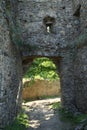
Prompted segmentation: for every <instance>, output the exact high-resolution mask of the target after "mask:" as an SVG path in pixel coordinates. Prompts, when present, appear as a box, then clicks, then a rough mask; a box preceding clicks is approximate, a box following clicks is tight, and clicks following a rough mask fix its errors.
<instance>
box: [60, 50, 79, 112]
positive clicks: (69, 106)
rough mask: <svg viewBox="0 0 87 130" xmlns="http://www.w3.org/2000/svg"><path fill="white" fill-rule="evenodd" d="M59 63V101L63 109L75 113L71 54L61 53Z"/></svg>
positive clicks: (67, 52)
mask: <svg viewBox="0 0 87 130" xmlns="http://www.w3.org/2000/svg"><path fill="white" fill-rule="evenodd" d="M62 53H63V55H62V59H61V61H60V84H61V100H62V105H63V107H64V108H65V109H66V110H68V111H70V112H73V113H74V112H77V109H76V105H75V88H74V72H73V69H74V65H73V55H72V52H70V51H68V50H65V51H62Z"/></svg>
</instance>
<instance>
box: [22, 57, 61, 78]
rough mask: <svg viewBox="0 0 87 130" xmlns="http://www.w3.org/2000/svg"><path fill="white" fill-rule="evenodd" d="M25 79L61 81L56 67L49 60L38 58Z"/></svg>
mask: <svg viewBox="0 0 87 130" xmlns="http://www.w3.org/2000/svg"><path fill="white" fill-rule="evenodd" d="M24 78H30V79H31V80H33V79H48V80H56V79H59V76H58V74H57V73H56V66H55V64H54V63H53V62H52V61H51V60H50V59H49V58H45V57H43V58H37V59H35V60H34V61H33V63H32V65H31V67H30V68H29V70H28V71H27V73H26V75H25V77H24Z"/></svg>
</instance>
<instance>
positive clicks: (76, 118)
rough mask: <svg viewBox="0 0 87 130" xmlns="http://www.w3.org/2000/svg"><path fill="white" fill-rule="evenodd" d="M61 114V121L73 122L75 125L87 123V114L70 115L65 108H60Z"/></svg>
mask: <svg viewBox="0 0 87 130" xmlns="http://www.w3.org/2000/svg"><path fill="white" fill-rule="evenodd" d="M59 113H60V119H61V120H62V121H64V122H65V121H66V122H71V123H72V124H74V125H77V124H79V123H81V122H83V121H84V120H86V121H87V114H77V115H74V114H73V113H70V112H68V111H66V110H65V109H63V108H60V110H59Z"/></svg>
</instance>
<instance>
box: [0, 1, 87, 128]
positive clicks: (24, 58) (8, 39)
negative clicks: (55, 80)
mask: <svg viewBox="0 0 87 130" xmlns="http://www.w3.org/2000/svg"><path fill="white" fill-rule="evenodd" d="M78 4H81V9H80V15H79V16H74V15H73V14H74V13H75V11H76V9H77V6H78ZM86 15H87V0H84V1H83V0H26V1H25V0H1V1H0V127H2V126H5V125H6V124H9V123H10V122H12V120H13V119H14V118H15V116H16V115H17V111H18V109H19V108H20V106H21V91H22V83H21V80H22V75H23V74H24V73H22V71H23V72H26V70H27V68H28V66H30V65H31V63H32V61H33V59H34V58H36V57H42V56H46V57H49V58H50V59H52V60H53V61H54V62H55V64H56V66H57V70H58V73H59V75H60V80H61V99H62V105H63V107H64V108H65V109H67V110H69V111H71V112H83V113H85V112H87V95H86V91H87V81H86V79H87V51H86V50H87V45H86V43H87V16H86ZM44 19H45V22H44Z"/></svg>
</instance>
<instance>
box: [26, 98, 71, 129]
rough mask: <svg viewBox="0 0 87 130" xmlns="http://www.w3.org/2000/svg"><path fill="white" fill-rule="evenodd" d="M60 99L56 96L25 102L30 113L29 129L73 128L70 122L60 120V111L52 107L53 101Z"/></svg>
mask: <svg viewBox="0 0 87 130" xmlns="http://www.w3.org/2000/svg"><path fill="white" fill-rule="evenodd" d="M59 101H60V99H59V98H55V99H47V100H38V101H32V102H28V103H25V104H24V105H25V106H26V112H27V114H28V115H29V124H30V127H29V128H28V130H73V129H72V127H71V125H70V124H69V123H64V122H61V121H60V119H59V114H58V112H57V111H55V110H53V108H52V107H51V104H52V103H54V102H59Z"/></svg>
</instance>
